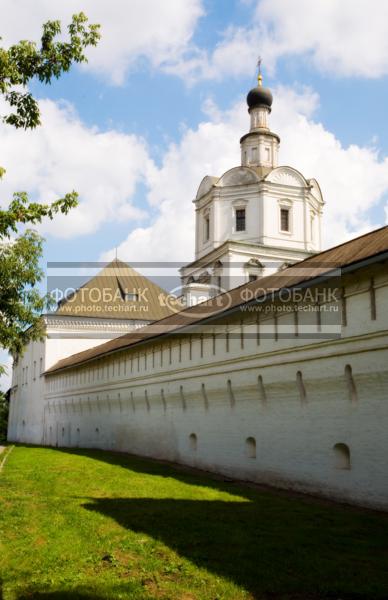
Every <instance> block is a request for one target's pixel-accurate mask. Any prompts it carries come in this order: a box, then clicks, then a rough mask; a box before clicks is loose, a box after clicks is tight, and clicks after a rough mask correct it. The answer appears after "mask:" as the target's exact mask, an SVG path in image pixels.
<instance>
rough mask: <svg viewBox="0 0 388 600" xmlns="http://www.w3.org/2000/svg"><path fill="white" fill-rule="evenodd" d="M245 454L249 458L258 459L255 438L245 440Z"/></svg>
mask: <svg viewBox="0 0 388 600" xmlns="http://www.w3.org/2000/svg"><path fill="white" fill-rule="evenodd" d="M245 453H246V455H247V457H248V458H256V440H255V438H254V437H248V438H247V439H246V440H245Z"/></svg>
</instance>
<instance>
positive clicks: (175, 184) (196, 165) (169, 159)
mask: <svg viewBox="0 0 388 600" xmlns="http://www.w3.org/2000/svg"><path fill="white" fill-rule="evenodd" d="M274 96H275V101H274V107H273V112H272V115H271V125H272V129H273V130H274V131H276V132H277V133H278V134H280V136H281V149H280V164H288V165H291V166H293V167H295V168H297V169H299V170H300V171H301V172H302V173H303V174H304V175H305V176H306V177H307V178H312V177H315V178H316V179H317V180H318V182H319V183H320V185H321V188H322V191H323V195H324V198H325V201H326V206H325V208H324V220H323V230H324V246H325V247H328V246H331V245H334V244H336V243H340V242H342V241H344V240H346V239H348V238H350V237H354V236H356V235H358V234H360V233H362V232H363V231H365V230H368V229H371V228H373V227H378V226H379V225H382V223H379V222H376V219H375V218H373V216H372V212H371V211H372V210H373V208H374V207H376V206H378V205H379V206H380V205H382V203H383V202H384V198H385V195H386V194H387V193H388V159H387V158H385V159H381V158H380V157H379V153H378V150H377V149H376V148H373V147H360V146H357V145H351V146H349V147H344V146H343V145H342V144H341V142H340V141H339V140H338V139H337V138H336V136H335V135H334V133H332V132H330V131H327V130H326V129H325V128H324V127H323V125H322V124H321V123H318V122H316V121H315V120H314V114H315V111H316V108H317V106H318V105H319V98H318V96H317V94H316V93H314V92H313V91H312V90H310V89H308V88H303V89H301V90H298V91H296V90H295V89H291V88H287V87H279V88H278V89H276V90H274ZM204 109H205V115H206V118H205V119H204V120H203V122H202V123H200V124H199V125H198V127H197V128H195V129H187V130H186V131H185V132H184V133H183V135H182V139H181V141H180V143H179V144H172V145H170V147H169V148H168V151H167V152H166V154H165V156H164V160H163V163H162V165H161V167H160V168H157V167H155V166H154V167H153V169H152V170H150V172H149V177H148V185H149V194H148V201H149V203H150V205H152V207H153V214H154V215H155V210H156V211H157V212H156V216H154V217H153V220H152V222H151V223H148V224H147V226H143V227H138V228H136V229H134V230H133V231H132V232H131V233H130V234H129V235H128V237H127V239H126V240H124V241H123V242H122V243H121V245H119V255H120V257H122V258H123V259H127V260H129V261H136V260H144V261H152V260H171V261H189V260H193V255H194V237H195V227H194V207H193V205H192V203H191V200H192V199H193V198H194V197H195V194H196V191H197V188H198V186H199V184H200V182H201V179H202V177H203V176H204V175H206V174H208V175H217V176H220V175H222V173H223V172H224V171H226V170H227V169H229V168H231V167H233V166H236V165H238V164H239V163H240V151H239V138H240V136H241V134H243V133H245V132H246V131H247V130H248V115H247V112H246V105H245V103H244V102H242V101H241V102H238V103H237V104H235V105H234V106H233V107H232V108H231V109H230V110H228V111H225V112H222V111H220V110H219V109H218V108H217V106H216V105H215V104H214V103H213V102H212V101H208V102H206V104H205V107H204ZM112 256H113V251H112V250H109V251H107V252H106V253H105V254H104V256H103V257H102V258H103V259H108V258H110V257H112Z"/></svg>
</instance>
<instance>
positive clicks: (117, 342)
mask: <svg viewBox="0 0 388 600" xmlns="http://www.w3.org/2000/svg"><path fill="white" fill-rule="evenodd" d="M387 252H388V226H386V227H382V228H381V229H377V230H375V231H372V232H370V233H367V234H365V235H362V236H360V237H358V238H355V239H353V240H351V241H349V242H346V243H344V244H341V245H339V246H335V247H334V248H330V249H329V250H325V251H324V252H320V253H319V254H315V255H314V256H311V257H309V258H307V259H306V260H303V261H301V262H299V263H297V264H296V265H293V266H292V267H289V268H287V269H284V270H283V271H281V272H280V273H276V274H274V275H270V276H268V277H263V278H262V279H259V280H256V281H252V282H250V283H247V284H244V285H242V286H240V287H238V288H235V289H233V290H231V291H230V292H227V293H225V294H222V295H220V296H217V297H216V298H212V299H211V300H208V301H207V302H203V303H202V304H199V305H197V306H192V307H190V308H186V309H185V310H182V311H180V312H178V313H176V314H173V315H171V316H168V317H166V318H164V319H162V320H160V321H158V322H156V323H152V324H150V325H147V326H146V327H142V328H141V329H138V330H136V331H134V332H131V333H128V334H125V335H123V336H121V337H119V338H116V339H114V340H111V341H109V342H106V343H105V344H101V345H100V346H97V347H94V348H90V349H89V350H85V351H83V352H80V353H78V354H73V355H72V356H69V357H68V358H64V359H62V360H60V361H59V362H57V363H56V364H55V365H53V366H52V367H51V369H49V370H48V371H46V373H47V374H50V373H54V372H56V371H59V370H61V369H65V368H69V367H73V366H76V365H80V364H82V363H84V362H88V361H90V360H93V359H95V358H99V357H101V356H103V355H105V354H110V353H112V352H115V351H118V350H121V349H124V348H127V347H129V346H133V345H135V344H137V343H140V342H145V341H147V340H154V339H155V338H157V337H159V336H163V335H167V334H169V333H171V332H172V331H175V330H178V329H181V328H186V327H190V326H193V325H198V324H200V323H201V322H204V321H205V320H206V319H208V318H211V317H214V316H216V315H218V316H220V315H221V314H222V313H227V312H228V311H230V310H231V309H233V308H237V307H239V306H241V305H242V304H246V303H247V297H248V295H249V292H251V294H250V295H251V296H252V294H255V293H256V297H261V296H265V293H266V291H269V290H270V291H273V290H280V289H282V288H290V287H293V286H296V285H301V284H303V283H307V282H308V281H310V280H314V279H316V278H317V277H319V276H322V275H324V274H328V273H329V272H330V271H332V270H333V269H339V268H345V267H350V266H351V265H352V264H354V265H355V264H357V263H362V261H365V260H367V259H370V258H372V257H376V256H378V255H382V254H383V253H387ZM384 258H385V257H384Z"/></svg>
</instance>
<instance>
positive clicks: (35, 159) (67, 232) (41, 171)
mask: <svg viewBox="0 0 388 600" xmlns="http://www.w3.org/2000/svg"><path fill="white" fill-rule="evenodd" d="M40 106H41V111H42V121H43V123H44V126H43V127H39V128H37V129H36V130H33V131H30V130H27V131H24V130H23V131H21V130H15V129H14V128H12V127H9V126H6V125H4V124H0V137H1V140H2V144H3V145H4V148H6V149H7V151H6V153H5V154H4V155H2V156H1V165H2V166H3V167H5V168H6V170H7V173H6V176H5V178H4V179H3V180H2V182H1V186H0V194H1V200H2V201H3V202H6V201H8V200H9V199H10V197H11V195H12V192H14V191H16V190H23V191H24V190H25V191H28V192H29V193H30V194H31V197H32V198H36V199H38V200H39V201H41V202H48V201H51V200H54V199H56V198H59V197H62V196H63V194H64V193H66V192H70V191H72V190H73V189H75V190H76V191H77V192H78V193H79V194H80V204H79V206H78V207H77V208H76V209H73V210H72V211H70V213H69V214H68V215H67V216H63V215H58V216H57V217H56V218H55V219H54V220H53V221H48V220H47V221H46V222H45V223H44V224H42V226H41V227H39V230H40V231H41V232H43V233H46V232H49V233H52V234H53V235H56V236H58V237H64V238H66V237H67V238H70V237H74V236H77V235H82V234H87V233H93V232H95V231H97V230H98V228H99V227H100V226H101V225H103V224H105V223H106V222H109V221H111V222H114V221H117V222H121V221H122V220H123V219H124V220H130V219H132V220H138V219H141V218H143V217H144V216H145V214H144V212H143V211H142V210H140V209H139V208H137V207H136V206H135V205H134V204H133V196H134V194H135V191H136V186H137V184H138V183H140V182H141V181H143V179H144V177H145V176H146V173H147V170H148V169H150V168H151V167H152V162H151V161H150V159H149V157H148V152H147V147H146V144H145V142H144V141H143V140H142V139H140V138H138V137H136V136H134V135H125V134H123V133H119V132H117V131H107V132H100V131H99V130H98V129H97V128H95V127H94V128H88V127H86V126H85V125H84V124H83V123H82V122H81V121H80V120H79V118H78V116H77V114H76V113H75V111H74V109H73V108H72V107H71V106H70V105H69V104H63V103H62V104H61V105H58V104H56V103H54V102H52V101H50V100H44V101H42V102H41V103H40Z"/></svg>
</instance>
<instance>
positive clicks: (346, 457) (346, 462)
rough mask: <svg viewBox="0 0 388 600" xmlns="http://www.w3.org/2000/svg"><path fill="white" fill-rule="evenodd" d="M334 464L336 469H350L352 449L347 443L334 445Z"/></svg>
mask: <svg viewBox="0 0 388 600" xmlns="http://www.w3.org/2000/svg"><path fill="white" fill-rule="evenodd" d="M333 450H334V466H335V468H336V469H350V449H349V446H348V445H347V444H343V443H339V444H335V446H333Z"/></svg>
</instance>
